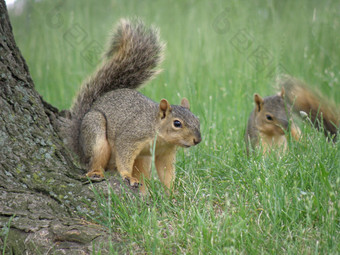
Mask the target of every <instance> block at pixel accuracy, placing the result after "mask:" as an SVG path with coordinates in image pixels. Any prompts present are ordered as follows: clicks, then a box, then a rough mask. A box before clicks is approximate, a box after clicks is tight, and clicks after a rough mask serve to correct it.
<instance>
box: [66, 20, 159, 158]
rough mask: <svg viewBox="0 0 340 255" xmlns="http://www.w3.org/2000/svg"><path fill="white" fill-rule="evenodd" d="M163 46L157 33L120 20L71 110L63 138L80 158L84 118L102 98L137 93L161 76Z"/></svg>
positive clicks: (141, 25)
mask: <svg viewBox="0 0 340 255" xmlns="http://www.w3.org/2000/svg"><path fill="white" fill-rule="evenodd" d="M163 50H164V43H162V42H161V41H160V39H159V32H158V29H156V28H154V27H151V28H146V27H145V25H144V24H143V22H142V21H140V20H138V19H136V20H133V21H130V20H126V19H121V20H120V22H119V24H118V26H117V28H116V30H115V32H114V34H113V36H112V39H111V41H110V44H109V47H108V50H107V52H106V53H105V56H104V61H103V63H102V64H101V65H100V66H99V67H98V69H97V71H96V72H95V73H94V74H93V75H92V76H91V77H90V78H89V79H87V80H86V81H85V82H84V83H83V85H82V86H81V88H80V91H79V93H78V95H77V96H76V98H75V101H74V103H73V106H72V107H71V109H70V118H71V121H70V124H69V125H68V126H67V127H65V129H64V130H63V134H64V135H65V136H66V137H67V138H66V141H65V142H66V143H67V144H68V145H69V146H70V147H71V148H72V149H73V150H74V151H75V152H76V153H77V154H78V155H79V130H80V125H81V120H82V118H83V116H84V115H85V114H86V113H87V112H88V111H89V110H90V108H91V106H92V104H93V103H94V101H95V100H96V99H97V98H99V97H100V96H102V95H103V94H105V93H107V92H109V91H112V90H116V89H122V88H129V89H136V88H138V87H140V86H141V85H143V84H144V83H145V82H146V81H148V80H150V79H151V78H153V77H154V76H155V75H156V74H158V73H159V72H160V70H158V69H157V66H158V65H159V64H160V62H161V61H162V60H163Z"/></svg>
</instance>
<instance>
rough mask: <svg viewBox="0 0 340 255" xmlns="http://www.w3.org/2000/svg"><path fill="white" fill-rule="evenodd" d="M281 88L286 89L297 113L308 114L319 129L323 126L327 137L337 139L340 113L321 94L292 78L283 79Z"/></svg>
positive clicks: (285, 77) (288, 98) (289, 100)
mask: <svg viewBox="0 0 340 255" xmlns="http://www.w3.org/2000/svg"><path fill="white" fill-rule="evenodd" d="M280 86H282V87H284V88H285V90H286V95H287V100H288V102H289V103H290V104H291V105H293V108H294V110H295V111H296V112H300V111H303V112H305V113H307V114H308V115H309V116H310V118H311V121H312V123H313V125H314V126H315V127H316V128H317V129H320V127H321V126H323V128H324V132H325V135H326V136H328V135H331V136H332V137H333V138H334V139H336V136H337V131H338V129H339V126H340V113H339V112H337V110H336V107H335V106H334V104H333V103H331V102H329V100H327V101H326V99H324V98H322V96H321V95H320V93H317V92H315V91H313V90H312V89H311V88H309V87H307V85H306V84H304V83H303V82H302V81H299V80H297V79H295V78H293V77H290V76H284V77H282V78H281V79H280Z"/></svg>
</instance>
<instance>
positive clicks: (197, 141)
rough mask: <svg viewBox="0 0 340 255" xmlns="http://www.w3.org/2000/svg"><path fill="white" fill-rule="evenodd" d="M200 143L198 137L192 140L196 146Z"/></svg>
mask: <svg viewBox="0 0 340 255" xmlns="http://www.w3.org/2000/svg"><path fill="white" fill-rule="evenodd" d="M201 141H202V138H201V136H199V137H198V138H194V144H195V145H197V144H199V143H200V142H201Z"/></svg>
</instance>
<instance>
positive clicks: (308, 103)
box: [245, 76, 340, 153]
mask: <svg viewBox="0 0 340 255" xmlns="http://www.w3.org/2000/svg"><path fill="white" fill-rule="evenodd" d="M279 86H280V87H281V88H282V90H281V92H280V93H279V94H277V95H274V96H269V97H265V98H262V97H261V96H259V95H258V94H255V95H254V101H255V109H254V110H253V111H252V113H251V114H250V117H249V119H248V126H247V130H246V134H245V142H246V146H247V151H248V153H249V149H250V147H251V148H255V147H257V146H259V145H260V144H261V145H262V148H263V152H264V153H265V152H267V151H269V150H270V149H271V148H273V147H281V148H282V149H283V150H286V149H287V137H286V135H287V132H290V135H291V136H292V137H293V138H294V139H295V140H299V138H300V135H301V132H300V129H299V128H298V127H297V126H296V125H295V124H294V122H293V121H292V118H291V110H293V111H294V112H297V113H299V112H305V113H306V114H307V115H308V116H310V118H311V122H312V123H313V125H314V126H315V127H316V128H318V129H320V128H321V127H323V129H324V132H325V135H326V136H328V135H330V136H332V138H333V139H335V138H336V136H337V130H338V128H339V124H340V115H339V114H338V113H337V112H336V109H335V107H333V106H331V104H330V103H325V100H323V99H322V98H321V97H320V96H319V95H317V93H315V92H312V91H311V90H310V89H309V88H308V87H307V86H306V85H305V84H304V83H303V82H301V81H299V80H297V79H295V78H293V77H290V76H283V77H282V78H281V79H280V80H279Z"/></svg>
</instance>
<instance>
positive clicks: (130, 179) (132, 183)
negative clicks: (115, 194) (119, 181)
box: [124, 177, 142, 188]
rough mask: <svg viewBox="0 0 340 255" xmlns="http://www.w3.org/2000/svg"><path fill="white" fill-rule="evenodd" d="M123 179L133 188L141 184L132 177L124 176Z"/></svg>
mask: <svg viewBox="0 0 340 255" xmlns="http://www.w3.org/2000/svg"><path fill="white" fill-rule="evenodd" d="M124 181H126V182H127V183H128V185H130V186H131V187H133V188H138V187H139V186H142V184H141V183H139V181H138V180H137V179H136V178H134V177H124Z"/></svg>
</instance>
